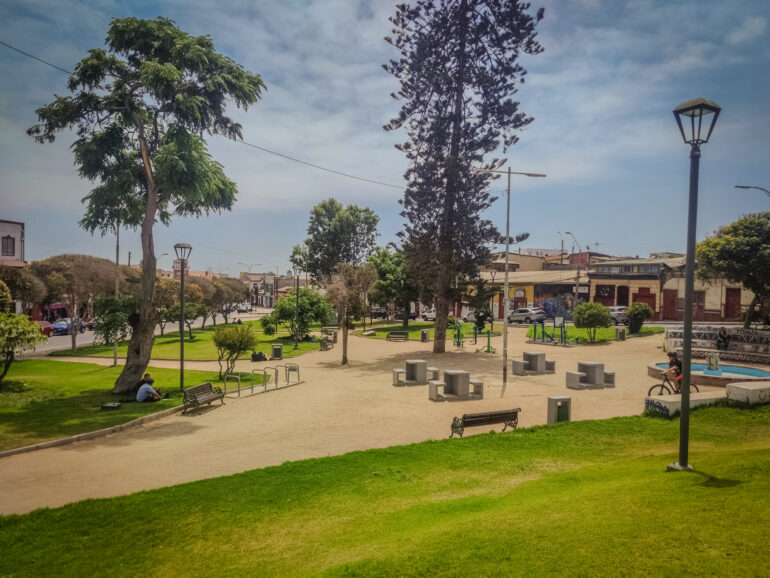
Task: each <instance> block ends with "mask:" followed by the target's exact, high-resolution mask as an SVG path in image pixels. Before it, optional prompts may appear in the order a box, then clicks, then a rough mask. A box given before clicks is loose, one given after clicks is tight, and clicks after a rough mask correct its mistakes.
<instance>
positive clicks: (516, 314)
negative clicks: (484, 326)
mask: <svg viewBox="0 0 770 578" xmlns="http://www.w3.org/2000/svg"><path fill="white" fill-rule="evenodd" d="M544 319H545V311H543V310H542V309H539V308H537V307H520V308H519V309H514V310H513V311H512V312H511V313H510V314H509V315H508V323H513V322H514V321H516V322H517V323H532V322H533V321H543V320H544Z"/></svg>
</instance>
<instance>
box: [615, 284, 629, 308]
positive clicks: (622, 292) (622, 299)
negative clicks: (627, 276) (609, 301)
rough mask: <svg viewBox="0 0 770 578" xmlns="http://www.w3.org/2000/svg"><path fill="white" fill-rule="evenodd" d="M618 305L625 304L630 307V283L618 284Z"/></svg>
mask: <svg viewBox="0 0 770 578" xmlns="http://www.w3.org/2000/svg"><path fill="white" fill-rule="evenodd" d="M617 291H618V302H617V304H618V305H625V306H626V307H628V285H618V288H617Z"/></svg>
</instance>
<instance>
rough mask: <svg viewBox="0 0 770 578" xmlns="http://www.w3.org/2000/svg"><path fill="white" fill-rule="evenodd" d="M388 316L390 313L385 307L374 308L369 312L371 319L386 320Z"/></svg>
mask: <svg viewBox="0 0 770 578" xmlns="http://www.w3.org/2000/svg"><path fill="white" fill-rule="evenodd" d="M387 316H388V311H387V309H385V308H384V307H372V308H371V309H370V310H369V318H370V319H385V318H386V317H387Z"/></svg>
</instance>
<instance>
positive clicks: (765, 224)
mask: <svg viewBox="0 0 770 578" xmlns="http://www.w3.org/2000/svg"><path fill="white" fill-rule="evenodd" d="M696 259H697V261H698V269H697V275H698V278H699V279H702V280H704V281H711V280H714V279H719V278H723V279H727V280H728V281H730V282H732V283H742V284H743V286H744V287H745V288H746V289H748V290H749V291H752V292H753V293H754V299H753V301H752V302H751V305H750V306H749V314H747V315H746V320H745V325H744V327H747V328H748V327H749V326H750V325H751V320H752V314H753V312H754V308H755V307H756V305H757V304H758V303H764V302H767V301H768V300H770V212H764V213H753V214H750V215H746V216H745V217H742V218H740V219H738V220H737V221H735V222H734V223H731V224H729V225H727V226H725V227H721V228H720V229H718V230H717V231H716V232H715V233H714V235H713V236H711V237H709V238H708V239H705V240H704V241H701V242H700V243H698V247H697V250H696Z"/></svg>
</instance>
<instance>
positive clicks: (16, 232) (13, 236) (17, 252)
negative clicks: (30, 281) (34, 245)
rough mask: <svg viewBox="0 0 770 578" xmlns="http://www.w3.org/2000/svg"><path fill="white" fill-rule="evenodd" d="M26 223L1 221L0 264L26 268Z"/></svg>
mask: <svg viewBox="0 0 770 578" xmlns="http://www.w3.org/2000/svg"><path fill="white" fill-rule="evenodd" d="M24 242H25V238H24V223H20V222H18V221H6V220H4V219H0V264H2V265H5V266H7V267H24V265H25V264H26V259H25V258H24Z"/></svg>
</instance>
